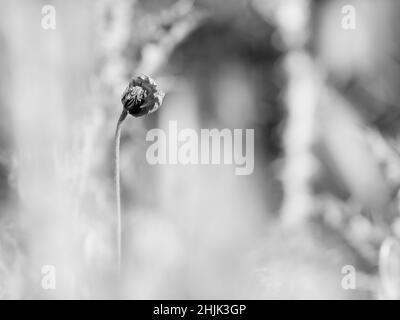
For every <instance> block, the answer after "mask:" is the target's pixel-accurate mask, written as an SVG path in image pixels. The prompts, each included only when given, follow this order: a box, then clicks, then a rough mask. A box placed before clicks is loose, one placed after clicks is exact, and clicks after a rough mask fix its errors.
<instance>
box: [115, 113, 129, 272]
mask: <svg viewBox="0 0 400 320" xmlns="http://www.w3.org/2000/svg"><path fill="white" fill-rule="evenodd" d="M127 115H128V112H127V111H126V110H125V109H124V110H123V111H122V113H121V115H120V117H119V119H118V122H117V128H116V130H115V140H114V142H115V154H114V164H115V168H114V170H115V171H114V177H115V194H116V198H117V268H118V272H119V271H120V269H121V251H122V217H121V185H120V169H119V145H120V140H121V125H122V122H123V121H124V120H125V118H126V116H127Z"/></svg>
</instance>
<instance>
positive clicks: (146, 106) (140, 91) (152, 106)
mask: <svg viewBox="0 0 400 320" xmlns="http://www.w3.org/2000/svg"><path fill="white" fill-rule="evenodd" d="M164 96H165V93H164V92H163V91H162V90H160V89H159V88H158V86H157V84H156V82H155V81H154V80H153V79H152V78H150V77H148V76H140V77H137V78H132V79H131V81H129V85H128V87H127V88H126V89H125V91H124V93H123V94H122V97H121V102H122V105H123V107H124V109H125V110H126V111H128V112H129V113H130V114H131V115H132V116H134V117H136V118H137V117H141V116H144V115H146V114H148V113H153V112H155V111H156V110H157V109H158V108H159V107H160V106H161V104H162V101H163V99H164Z"/></svg>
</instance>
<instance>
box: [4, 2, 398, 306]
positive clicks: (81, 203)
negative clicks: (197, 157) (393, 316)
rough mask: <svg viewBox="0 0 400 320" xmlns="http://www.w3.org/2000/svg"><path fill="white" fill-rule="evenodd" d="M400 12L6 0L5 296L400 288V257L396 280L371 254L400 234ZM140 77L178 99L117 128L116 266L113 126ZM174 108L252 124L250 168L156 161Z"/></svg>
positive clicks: (346, 294) (181, 121) (382, 5)
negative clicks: (153, 151) (345, 284)
mask: <svg viewBox="0 0 400 320" xmlns="http://www.w3.org/2000/svg"><path fill="white" fill-rule="evenodd" d="M47 4H49V5H53V6H54V7H55V9H56V23H57V25H56V30H44V29H43V28H42V26H41V19H42V17H43V15H42V13H41V10H42V7H43V6H44V5H47ZM344 5H353V6H354V7H355V8H356V10H357V11H356V13H357V16H356V17H357V22H356V23H357V25H356V29H355V30H345V29H344V28H343V27H342V18H343V16H344V15H343V13H342V11H341V10H342V7H343V6H344ZM399 14H400V6H399V4H398V3H397V1H395V0H383V1H379V2H378V1H372V0H360V1H354V0H348V1H339V0H331V1H329V0H326V1H311V0H310V1H306V0H285V1H277V0H253V1H250V0H249V1H244V0H243V1H240V0H230V1H228V0H213V1H212V0H197V1H194V2H193V1H189V0H178V1H177V0H164V1H160V0H158V1H157V0H141V1H139V0H137V1H128V0H119V1H111V0H98V1H89V0H87V1H77V0H70V1H61V0H60V1H52V0H51V1H39V0H34V1H28V0H19V1H11V0H0V71H1V72H0V298H3V299H29V298H37V299H54V298H56V299H60V298H67V299H69V298H76V299H90V298H105V299H108V298H111V299H114V298H123V299H164V298H167V299H175V298H182V299H186V298H189V299H196V298H197V299H201V298H209V299H213V298H223V299H231V298H232V299H235V298H236V299H246V298H249V299H276V298H283V299H291V298H294V299H308V298H314V299H325V298H333V299H360V298H370V299H376V298H385V297H386V298H387V297H389V298H398V297H400V294H399V291H400V287H399V277H400V268H399V267H398V265H397V269H396V268H395V269H394V270H395V271H398V272H392V273H391V274H387V275H384V277H386V279H389V280H390V281H389V286H390V288H387V287H385V286H384V285H382V279H381V278H380V277H379V266H378V251H379V246H380V244H381V243H382V241H383V240H384V239H385V237H387V236H388V235H390V234H391V235H393V236H395V237H396V236H399V233H400V228H399V226H400V224H399V221H398V214H399V208H398V205H399V203H398V187H399V186H400V156H399V151H398V150H400V145H399V143H398V140H399V139H398V131H399V129H398V128H399V125H398V122H399V121H398V120H399V116H400V108H399V102H400V99H399V98H400V97H399V90H398V87H399V85H400V64H399V63H400V55H399V50H400V44H399V41H398V36H397V35H398V32H399V29H400V27H399V25H398V21H400V20H399V19H398V17H399ZM141 73H144V74H148V75H150V76H152V77H153V78H154V79H155V80H156V81H157V82H158V83H159V85H160V87H161V88H162V89H163V90H164V91H165V92H166V98H165V100H164V104H163V106H162V107H161V109H160V110H159V111H158V112H157V113H155V114H152V115H150V116H149V117H147V118H141V119H133V118H131V117H129V118H128V119H127V121H126V122H125V123H124V126H123V130H122V140H121V183H122V185H121V190H122V211H123V261H122V270H121V275H120V277H119V278H118V277H116V276H115V268H116V260H115V257H116V252H115V243H116V241H115V211H116V205H115V195H114V182H113V136H114V130H115V125H116V122H117V119H118V116H119V113H120V112H121V108H122V105H121V103H120V95H121V93H122V92H123V90H124V88H125V87H126V85H127V83H128V81H129V78H130V77H132V76H136V75H139V74H141ZM170 120H177V121H178V126H179V129H184V128H192V129H195V130H196V131H198V132H199V130H200V129H201V128H218V129H223V128H231V129H237V128H243V129H245V128H254V129H255V169H254V172H253V174H252V175H249V176H236V175H234V166H232V165H229V166H228V165H188V166H183V165H159V166H151V165H149V164H148V163H147V162H146V157H145V153H146V150H147V147H148V146H149V145H150V142H147V141H146V139H145V137H146V132H147V131H148V130H150V129H151V128H163V129H165V130H166V131H167V130H168V122H169V121H170ZM397 258H398V259H400V257H397ZM394 259H396V257H394ZM398 261H399V260H397V262H398ZM393 263H396V261H394V262H393ZM45 265H51V266H54V267H55V269H56V289H55V290H44V289H43V288H42V284H41V282H42V278H43V276H44V275H43V273H42V267H43V266H45ZM346 265H352V266H354V267H355V269H356V271H357V286H356V289H355V290H344V289H343V288H342V279H343V276H344V274H342V268H343V266H346ZM388 292H389V293H388Z"/></svg>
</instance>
